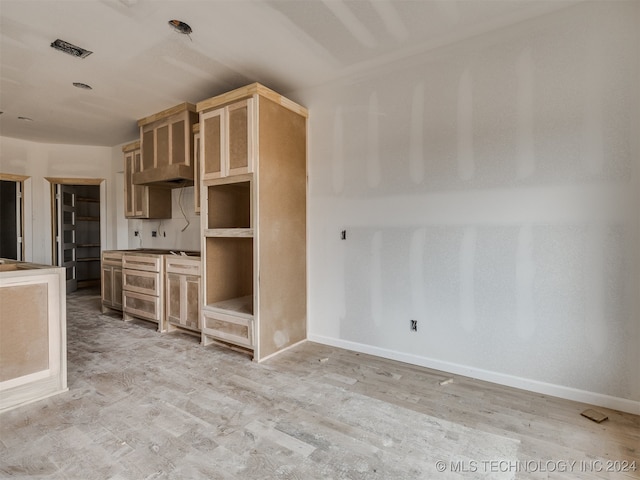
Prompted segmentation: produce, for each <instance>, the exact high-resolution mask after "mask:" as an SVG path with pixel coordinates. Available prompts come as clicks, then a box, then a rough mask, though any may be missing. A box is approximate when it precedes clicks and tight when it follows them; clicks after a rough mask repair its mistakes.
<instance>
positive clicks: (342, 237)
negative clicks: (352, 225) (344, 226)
mask: <svg viewBox="0 0 640 480" xmlns="http://www.w3.org/2000/svg"><path fill="white" fill-rule="evenodd" d="M346 239H347V231H346V230H342V231H341V232H340V240H346Z"/></svg>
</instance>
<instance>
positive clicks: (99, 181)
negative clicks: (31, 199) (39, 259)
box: [44, 177, 107, 265]
mask: <svg viewBox="0 0 640 480" xmlns="http://www.w3.org/2000/svg"><path fill="white" fill-rule="evenodd" d="M44 178H45V180H47V181H48V182H49V183H50V184H51V189H50V191H51V215H50V217H49V218H50V219H51V263H52V265H57V264H58V249H57V246H56V225H57V218H56V185H99V186H100V250H101V251H102V250H104V248H105V245H106V244H107V202H106V199H107V189H106V180H105V179H104V178H70V177H44Z"/></svg>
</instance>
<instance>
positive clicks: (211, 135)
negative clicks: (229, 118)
mask: <svg viewBox="0 0 640 480" xmlns="http://www.w3.org/2000/svg"><path fill="white" fill-rule="evenodd" d="M200 136H201V138H200V139H201V142H202V147H201V158H200V161H201V162H202V167H201V170H200V171H201V172H202V179H203V180H208V179H212V178H220V177H224V176H226V172H225V171H224V170H223V156H224V155H223V147H224V141H223V138H224V109H223V108H220V109H218V110H213V111H212V112H207V113H203V114H202V116H201V118H200Z"/></svg>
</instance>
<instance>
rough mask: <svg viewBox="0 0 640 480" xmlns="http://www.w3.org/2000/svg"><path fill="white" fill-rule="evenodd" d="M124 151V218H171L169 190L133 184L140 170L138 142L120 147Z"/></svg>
mask: <svg viewBox="0 0 640 480" xmlns="http://www.w3.org/2000/svg"><path fill="white" fill-rule="evenodd" d="M122 152H123V153H124V216H125V217H126V218H171V190H169V189H167V188H159V187H148V186H143V185H135V184H134V183H133V177H134V176H135V175H136V174H137V173H139V172H140V170H141V161H142V160H141V152H140V142H133V143H130V144H128V145H125V146H124V147H122Z"/></svg>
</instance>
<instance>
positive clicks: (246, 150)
mask: <svg viewBox="0 0 640 480" xmlns="http://www.w3.org/2000/svg"><path fill="white" fill-rule="evenodd" d="M200 134H201V141H202V150H201V159H200V160H201V162H202V163H203V166H202V169H201V173H202V179H203V180H208V179H212V178H220V177H227V176H230V175H240V174H243V173H250V172H253V164H254V161H253V160H254V159H253V157H254V153H253V152H254V140H253V138H254V127H253V99H250V98H249V99H247V100H242V101H240V102H236V103H234V104H232V105H229V106H226V107H224V108H219V109H217V110H213V111H211V112H206V113H203V114H202V115H201V117H200Z"/></svg>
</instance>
